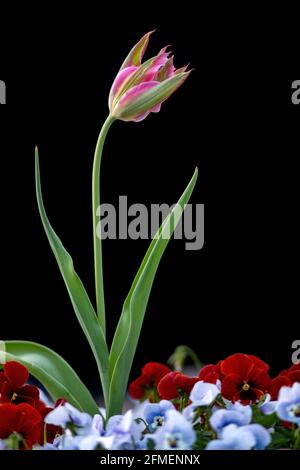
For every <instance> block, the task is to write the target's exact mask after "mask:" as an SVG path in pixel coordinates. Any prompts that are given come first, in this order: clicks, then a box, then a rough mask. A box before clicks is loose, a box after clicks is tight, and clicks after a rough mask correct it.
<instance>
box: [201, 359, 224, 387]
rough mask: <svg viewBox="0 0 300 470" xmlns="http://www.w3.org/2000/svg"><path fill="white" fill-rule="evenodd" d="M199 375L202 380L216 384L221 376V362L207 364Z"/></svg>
mask: <svg viewBox="0 0 300 470" xmlns="http://www.w3.org/2000/svg"><path fill="white" fill-rule="evenodd" d="M198 377H199V379H200V380H203V382H207V383H210V384H216V383H217V380H219V379H220V378H221V373H220V363H219V364H217V365H215V364H207V365H206V366H204V367H202V369H201V370H200V372H199V374H198Z"/></svg>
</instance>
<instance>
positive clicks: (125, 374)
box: [108, 169, 198, 416]
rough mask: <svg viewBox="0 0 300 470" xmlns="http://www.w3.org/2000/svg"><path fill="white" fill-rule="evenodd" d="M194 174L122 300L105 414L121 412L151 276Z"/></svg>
mask: <svg viewBox="0 0 300 470" xmlns="http://www.w3.org/2000/svg"><path fill="white" fill-rule="evenodd" d="M197 176H198V170H197V169H196V170H195V173H194V175H193V177H192V179H191V181H190V182H189V184H188V186H187V188H186V190H185V191H184V193H183V194H182V196H181V198H180V199H179V201H178V203H177V204H176V206H175V207H174V209H173V210H172V211H171V212H170V214H169V215H168V216H167V217H166V219H165V220H164V222H163V224H162V225H161V227H160V229H159V230H158V233H157V234H156V236H155V237H154V239H153V240H152V242H151V244H150V247H149V248H148V251H147V253H146V255H145V257H144V259H143V261H142V264H141V266H140V269H139V271H138V273H137V275H136V277H135V279H134V281H133V284H132V286H131V289H130V291H129V294H128V296H127V298H126V300H125V302H124V305H123V310H122V314H121V317H120V320H119V323H118V326H117V329H116V332H115V335H114V339H113V344H112V347H111V352H110V357H109V374H110V390H109V408H108V416H112V415H113V414H118V413H120V412H121V409H122V402H123V398H124V395H125V393H126V387H127V382H128V378H129V373H130V369H131V365H132V361H133V358H134V354H135V351H136V347H137V343H138V339H139V335H140V331H141V328H142V324H143V319H144V315H145V311H146V307H147V303H148V299H149V295H150V292H151V288H152V284H153V281H154V277H155V274H156V271H157V268H158V265H159V262H160V260H161V257H162V255H163V253H164V251H165V249H166V247H167V245H168V242H169V240H170V237H171V235H172V233H173V232H174V230H175V228H176V226H177V224H178V222H179V220H180V217H181V215H182V212H183V210H184V207H185V205H186V204H187V203H188V201H189V199H190V197H191V195H192V192H193V189H194V187H195V184H196V180H197Z"/></svg>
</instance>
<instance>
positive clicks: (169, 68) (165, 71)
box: [157, 56, 185, 82]
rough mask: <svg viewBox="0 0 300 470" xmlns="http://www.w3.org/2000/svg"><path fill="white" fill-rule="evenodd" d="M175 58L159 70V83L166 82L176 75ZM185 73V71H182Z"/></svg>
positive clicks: (171, 58) (170, 59)
mask: <svg viewBox="0 0 300 470" xmlns="http://www.w3.org/2000/svg"><path fill="white" fill-rule="evenodd" d="M173 58H174V56H172V57H170V58H169V59H168V61H167V62H166V63H165V65H164V66H163V67H162V68H161V69H160V70H159V72H158V74H157V80H158V81H159V82H162V81H164V80H166V79H167V78H170V77H172V76H173V75H174V73H175V67H174V64H173ZM182 71H183V72H185V70H182Z"/></svg>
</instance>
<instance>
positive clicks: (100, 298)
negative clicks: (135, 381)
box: [92, 116, 115, 335]
mask: <svg viewBox="0 0 300 470" xmlns="http://www.w3.org/2000/svg"><path fill="white" fill-rule="evenodd" d="M114 120H115V118H113V117H111V116H108V118H107V119H106V121H105V122H104V124H103V126H102V129H101V131H100V134H99V137H98V141H97V144H96V149H95V156H94V165H93V180H92V201H93V238H94V266H95V288H96V304H97V315H98V319H99V323H100V325H101V327H102V329H103V333H104V335H105V331H106V322H105V301H104V286H103V269H102V246H101V230H100V229H98V230H97V214H98V215H99V216H100V212H99V210H100V209H99V208H100V167H101V157H102V151H103V146H104V142H105V138H106V135H107V132H108V130H109V128H110V126H111V124H112V123H113V121H114Z"/></svg>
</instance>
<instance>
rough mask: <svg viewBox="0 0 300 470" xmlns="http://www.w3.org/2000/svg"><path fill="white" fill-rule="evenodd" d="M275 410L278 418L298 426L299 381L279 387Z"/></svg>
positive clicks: (299, 413) (299, 422)
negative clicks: (290, 385)
mask: <svg viewBox="0 0 300 470" xmlns="http://www.w3.org/2000/svg"><path fill="white" fill-rule="evenodd" d="M276 412H277V415H278V416H279V418H280V419H282V420H284V421H289V422H290V423H295V424H297V426H300V383H298V382H295V383H294V384H293V386H292V387H281V389H280V391H279V395H278V403H277V407H276Z"/></svg>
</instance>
